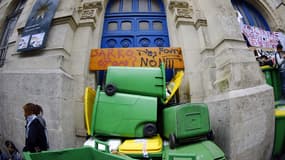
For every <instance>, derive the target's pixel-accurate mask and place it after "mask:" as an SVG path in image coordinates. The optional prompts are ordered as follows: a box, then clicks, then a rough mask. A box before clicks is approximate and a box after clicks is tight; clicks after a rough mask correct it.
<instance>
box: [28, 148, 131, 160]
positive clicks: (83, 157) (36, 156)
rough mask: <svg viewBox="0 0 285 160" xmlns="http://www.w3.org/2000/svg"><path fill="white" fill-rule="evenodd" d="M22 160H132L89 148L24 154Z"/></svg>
mask: <svg viewBox="0 0 285 160" xmlns="http://www.w3.org/2000/svg"><path fill="white" fill-rule="evenodd" d="M23 154H24V160H94V159H96V160H134V159H133V158H130V157H128V156H125V155H117V154H112V153H108V152H103V151H99V150H97V149H95V148H91V147H80V148H68V149H62V150H54V151H43V152H37V153H30V152H24V153H23Z"/></svg>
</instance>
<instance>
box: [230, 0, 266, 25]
mask: <svg viewBox="0 0 285 160" xmlns="http://www.w3.org/2000/svg"><path fill="white" fill-rule="evenodd" d="M232 4H233V6H234V8H235V9H236V10H238V11H239V12H240V13H241V15H242V16H243V23H244V24H248V25H251V26H256V27H259V28H262V29H264V30H267V31H270V27H269V25H268V23H267V22H266V20H265V18H264V17H263V16H262V14H261V13H260V12H259V11H258V10H257V9H256V8H255V7H254V6H252V5H251V4H249V3H248V2H246V1H245V0H232Z"/></svg>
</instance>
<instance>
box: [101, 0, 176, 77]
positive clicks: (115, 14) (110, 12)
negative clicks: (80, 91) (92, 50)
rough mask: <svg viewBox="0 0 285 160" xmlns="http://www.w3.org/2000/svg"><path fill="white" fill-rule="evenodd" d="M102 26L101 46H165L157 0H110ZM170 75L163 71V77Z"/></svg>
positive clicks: (162, 12) (164, 29)
mask: <svg viewBox="0 0 285 160" xmlns="http://www.w3.org/2000/svg"><path fill="white" fill-rule="evenodd" d="M103 27H104V29H103V35H102V41H101V48H130V47H169V37H168V29H167V24H166V15H165V9H164V5H163V3H162V1H161V0H110V1H109V3H108V5H107V8H106V14H105V20H104V26H103ZM172 75H173V71H172V70H167V71H166V76H167V81H169V80H170V79H171V77H172ZM102 78H103V75H102V72H101V76H100V79H101V81H102Z"/></svg>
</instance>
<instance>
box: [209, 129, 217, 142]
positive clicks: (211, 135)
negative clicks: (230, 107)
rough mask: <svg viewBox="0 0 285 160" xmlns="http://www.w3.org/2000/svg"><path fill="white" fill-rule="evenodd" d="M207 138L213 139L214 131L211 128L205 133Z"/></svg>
mask: <svg viewBox="0 0 285 160" xmlns="http://www.w3.org/2000/svg"><path fill="white" fill-rule="evenodd" d="M207 139H208V140H211V141H213V140H214V139H215V136H214V132H213V131H212V130H211V131H210V132H209V133H208V134H207Z"/></svg>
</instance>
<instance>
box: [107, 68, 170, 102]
mask: <svg viewBox="0 0 285 160" xmlns="http://www.w3.org/2000/svg"><path fill="white" fill-rule="evenodd" d="M116 91H118V92H123V93H130V94H138V95H146V96H153V97H159V98H161V99H162V100H164V99H166V79H165V68H164V64H161V65H160V67H122V66H110V67H108V69H107V74H106V86H105V92H106V94H107V95H110V96H111V95H113V94H114V93H115V92H116Z"/></svg>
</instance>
